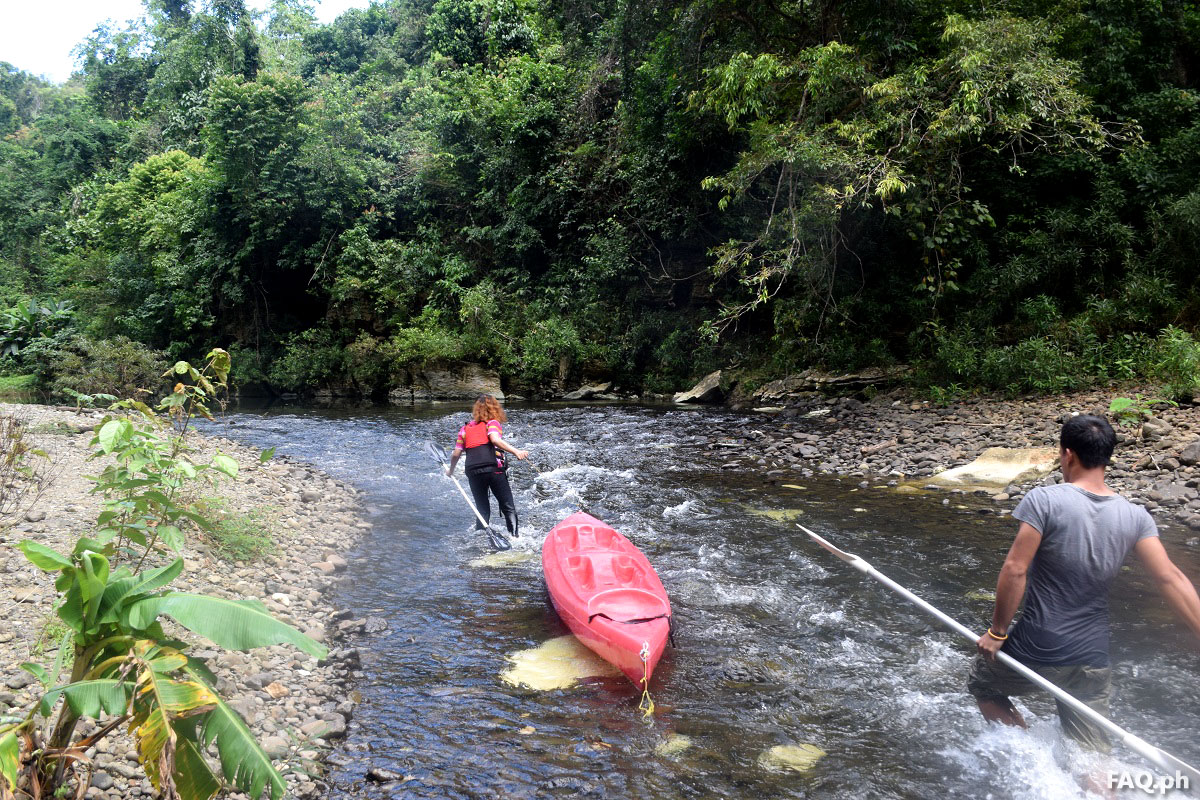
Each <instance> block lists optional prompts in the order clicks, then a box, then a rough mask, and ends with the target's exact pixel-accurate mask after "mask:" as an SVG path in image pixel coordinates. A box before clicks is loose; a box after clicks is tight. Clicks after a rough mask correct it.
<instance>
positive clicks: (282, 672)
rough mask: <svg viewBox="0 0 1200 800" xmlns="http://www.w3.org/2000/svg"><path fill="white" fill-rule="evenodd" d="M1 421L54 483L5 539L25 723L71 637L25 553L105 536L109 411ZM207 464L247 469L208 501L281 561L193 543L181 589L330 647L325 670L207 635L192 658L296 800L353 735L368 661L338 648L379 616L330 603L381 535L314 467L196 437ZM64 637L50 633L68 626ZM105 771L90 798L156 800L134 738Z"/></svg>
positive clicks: (8, 635) (99, 768) (14, 687)
mask: <svg viewBox="0 0 1200 800" xmlns="http://www.w3.org/2000/svg"><path fill="white" fill-rule="evenodd" d="M0 415H14V416H16V417H17V418H18V419H20V420H21V421H22V422H23V423H24V425H25V430H26V434H27V437H28V441H29V443H30V444H31V445H32V446H34V447H36V448H39V449H41V450H43V451H44V452H45V453H46V456H47V457H46V459H44V460H43V459H38V463H39V469H41V470H42V471H43V472H44V474H45V479H46V480H45V487H44V489H43V490H42V491H41V492H40V494H39V496H37V497H36V499H34V498H30V502H27V503H24V504H22V507H21V508H20V510H19V512H18V514H16V515H15V518H12V519H9V520H7V523H8V527H7V528H5V529H4V530H3V531H2V532H0V536H2V538H3V542H4V547H3V549H2V550H0V608H2V609H3V614H4V616H5V620H6V625H5V626H4V628H3V630H2V631H0V666H2V671H0V712H3V713H11V714H24V713H25V712H26V711H27V709H28V708H29V707H30V704H31V703H32V702H33V700H34V698H35V697H36V696H37V694H38V691H37V690H38V689H39V687H38V685H37V683H36V681H34V679H33V677H32V676H31V675H29V673H27V672H24V671H22V670H20V668H19V666H18V665H19V664H20V663H21V662H24V661H35V662H39V663H50V662H52V661H53V659H54V656H55V652H54V649H53V648H55V646H56V642H55V641H53V640H54V639H57V638H58V636H59V635H61V630H62V629H61V628H60V627H58V626H56V620H57V617H56V616H55V614H54V602H55V599H56V594H55V591H54V586H53V581H52V580H51V579H50V578H49V576H48V575H47V574H46V573H44V572H41V571H40V570H38V569H36V568H35V567H33V565H31V564H30V563H29V562H28V561H27V560H26V559H25V557H24V555H23V554H22V553H21V552H20V551H19V550H17V548H16V544H17V543H18V542H20V541H21V540H22V539H33V540H35V541H37V542H40V543H42V544H44V545H46V546H48V547H52V548H55V549H57V550H60V551H66V550H68V549H69V548H70V547H71V546H72V545H73V544H74V541H75V540H76V539H77V538H78V536H80V535H82V534H85V533H87V532H88V531H89V530H91V529H92V528H93V527H94V524H95V518H96V515H97V514H98V513H99V498H98V497H96V496H94V495H89V494H88V490H89V489H90V488H91V486H92V483H91V481H89V480H88V479H87V477H86V476H87V475H89V474H94V473H95V472H96V471H98V469H99V468H100V467H101V464H102V461H88V460H87V459H88V456H89V455H90V454H91V452H92V449H93V448H92V447H91V446H90V441H91V439H92V437H93V435H94V430H93V429H94V428H95V426H96V423H97V422H99V421H100V420H101V419H102V417H103V414H102V413H100V412H92V411H85V412H83V413H82V414H79V413H76V412H75V411H74V410H71V409H62V408H53V407H47V406H34V405H11V404H2V405H0ZM191 442H192V444H193V446H194V447H195V449H196V451H197V454H196V458H197V459H200V460H207V458H208V457H211V455H212V454H213V453H214V452H215V451H216V450H217V449H219V450H220V451H221V452H222V453H224V454H226V455H230V456H232V457H234V458H235V459H236V460H237V461H238V463H239V465H240V473H239V476H238V478H237V479H236V480H230V479H223V480H222V481H221V482H220V483H219V484H218V485H217V486H216V487H204V488H203V489H201V490H198V491H199V493H200V494H199V498H201V499H204V500H206V501H207V503H208V505H209V507H210V509H212V510H213V511H212V513H213V514H214V515H215V516H216V517H218V518H221V517H224V518H226V519H228V520H230V521H231V522H240V523H241V525H242V527H243V529H244V530H246V531H248V532H249V533H251V534H252V535H255V536H256V538H258V539H260V540H261V538H262V537H263V535H269V537H270V539H271V540H272V542H273V547H271V548H270V553H269V554H267V555H266V556H264V557H262V558H259V559H256V560H253V561H231V560H229V559H228V558H227V557H224V556H222V554H221V553H220V552H219V549H220V548H219V545H218V543H217V542H216V541H214V540H211V539H210V540H205V539H204V537H201V536H199V535H197V534H195V533H192V534H189V538H188V542H187V545H186V551H185V563H186V567H185V570H184V572H183V575H182V576H181V577H180V578H179V579H178V580H177V581H176V582H175V584H174V585H173V586H174V588H176V589H178V590H180V591H187V592H200V593H205V594H212V595H216V596H221V597H229V598H235V599H243V598H253V599H256V600H260V601H261V602H263V603H264V604H265V605H266V606H267V607H268V608H269V609H270V610H271V611H272V613H273V614H274V615H275V616H276V617H278V618H279V619H281V620H283V621H284V622H287V623H288V624H290V625H292V626H294V627H296V628H298V629H300V630H301V631H304V632H305V633H306V634H308V635H309V636H311V637H312V638H314V639H316V640H318V641H322V642H324V643H325V644H326V645H328V646H330V648H331V651H330V656H329V657H328V658H326V659H325V660H322V661H320V662H318V661H317V660H316V659H313V658H312V657H310V656H308V655H307V654H305V653H303V652H301V651H299V650H296V649H294V648H290V647H283V646H275V647H269V648H263V649H260V650H254V651H249V652H245V653H240V652H227V651H222V650H219V649H217V648H213V647H208V646H205V644H206V643H205V642H204V640H202V639H200V638H199V637H197V636H195V635H192V634H189V633H187V632H181V635H182V638H184V639H185V640H187V641H190V642H193V643H194V647H193V649H192V650H191V651H189V652H190V653H192V654H193V655H197V656H200V657H202V658H207V659H208V664H209V666H210V667H211V668H212V669H213V670H214V672H215V673H216V675H217V677H218V684H217V687H218V689H219V690H220V691H221V693H222V695H223V697H224V698H225V699H226V701H228V702H229V703H230V704H231V705H232V706H233V707H234V708H235V709H237V710H238V712H239V713H241V714H242V716H243V717H244V718H245V719H246V721H247V723H248V724H249V726H250V729H251V730H252V731H253V732H254V733H255V735H256V736H257V738H258V740H259V742H260V743H261V744H262V745H263V747H264V749H265V750H266V751H267V753H268V754H269V755H270V756H271V757H272V759H273V760H274V763H275V767H276V769H278V770H279V771H280V772H281V773H282V774H283V775H284V777H285V779H286V780H287V783H288V796H289V797H298V798H304V797H319V796H323V795H324V793H325V788H324V786H323V784H322V782H321V780H320V775H321V768H320V761H321V758H322V756H323V753H324V752H325V751H326V750H327V748H328V743H329V742H330V740H333V739H336V738H339V737H341V736H344V735H345V732H346V726H347V723H348V721H349V719H350V718H351V716H352V714H353V711H354V707H355V704H356V702H357V694H356V693H355V692H354V691H353V690H352V688H351V681H352V678H353V676H352V675H351V674H350V673H351V672H352V671H353V670H354V669H356V667H357V653H356V652H355V651H354V650H352V649H342V650H339V649H337V648H336V647H335V644H336V642H335V641H333V639H334V638H335V637H338V636H340V635H342V634H345V633H347V632H352V631H355V630H359V629H361V628H362V627H363V626H364V623H365V621H363V620H353V619H348V618H347V616H348V615H346V614H344V613H339V612H338V611H337V610H335V609H334V608H333V607H332V604H331V602H330V600H329V594H330V590H331V589H332V587H333V584H334V581H335V580H336V579H337V573H338V572H340V571H341V570H343V569H345V567H346V561H345V559H344V558H343V556H342V555H341V554H343V553H345V552H346V551H347V550H349V549H350V548H351V547H352V546H353V545H354V544H355V543H356V542H357V541H358V540H359V538H360V537H361V535H362V534H363V533H364V531H366V530H368V529H369V528H370V527H371V526H370V524H369V523H368V522H365V521H364V520H363V519H362V517H361V516H360V504H359V498H358V491H357V490H356V489H354V488H353V487H351V486H349V485H347V484H345V483H343V482H340V481H337V480H334V479H332V478H329V477H328V476H326V475H324V474H323V473H321V472H319V471H317V470H315V469H313V468H312V467H310V466H307V465H304V464H299V463H294V462H291V461H289V460H288V459H287V458H286V457H278V458H275V459H272V460H270V461H268V462H267V463H265V464H260V463H259V459H258V456H259V453H258V451H257V450H253V449H251V448H248V447H245V446H242V445H239V444H237V443H235V442H232V441H229V440H226V439H222V438H218V437H212V436H204V435H201V434H194V435H193V438H192V439H191ZM56 629H57V630H58V634H57V635H53V636H51V635H48V634H49V633H51V632H54V631H55V630H56ZM89 755H90V756H92V757H93V759H94V766H95V775H94V776H93V780H92V788H91V789H90V790H89V791H88V794H87V796H88V797H89V798H97V799H100V800H117V799H118V798H130V797H139V796H147V797H149V796H153V794H154V792H153V790H152V789H151V786H150V784H149V782H148V781H147V780H146V779H145V777H144V774H143V772H142V770H141V768H140V766H139V765H138V763H137V758H136V755H135V752H134V743H133V740H132V739H131V738H130V737H129V736H128V735H127V734H125V733H124V729H123V728H122V729H119V730H118V731H115V732H114V733H112V734H110V735H109V736H108V737H107V738H106V739H104V740H101V742H100V743H98V745H97V746H96V747H95V748H93V749H92V750H89Z"/></svg>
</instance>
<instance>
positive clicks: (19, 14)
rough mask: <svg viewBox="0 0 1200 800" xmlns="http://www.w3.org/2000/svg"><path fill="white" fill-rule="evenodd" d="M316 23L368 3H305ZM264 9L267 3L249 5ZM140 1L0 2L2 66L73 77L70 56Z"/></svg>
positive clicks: (135, 10) (135, 12) (135, 13)
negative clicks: (309, 5) (98, 28)
mask: <svg viewBox="0 0 1200 800" xmlns="http://www.w3.org/2000/svg"><path fill="white" fill-rule="evenodd" d="M309 2H310V3H312V5H314V6H316V9H317V20H318V21H320V22H331V21H333V19H335V18H336V17H337V16H338V15H339V14H341V13H342V12H343V11H345V10H346V9H348V8H366V7H367V5H368V4H369V0H309ZM246 5H247V6H248V7H250V8H254V9H263V8H266V7H268V6H269V5H270V2H269V0H247V3H246ZM142 10H143V9H142V3H141V0H0V61H7V62H8V63H10V64H12V65H13V66H15V67H17V68H18V69H23V70H25V71H26V72H30V73H32V74H34V75H41V76H44V77H46V78H48V79H50V80H52V81H54V82H55V83H63V82H65V81H66V80H67V79H68V78H70V77H71V72H72V71H73V69H74V67H75V64H74V61H73V59H72V58H71V51H72V50H73V49H75V46H76V45H77V44H79V43H80V42H82V41H83V40H84V39H86V38H87V37H88V36H89V35H90V34H91V32H92V31H93V30H95V28H96V26H97V25H99V24H100V23H101V22H103V21H105V20H106V19H111V20H114V21H116V22H118V23H124V22H125V21H126V20H130V19H136V18H137V17H140V16H141V15H142Z"/></svg>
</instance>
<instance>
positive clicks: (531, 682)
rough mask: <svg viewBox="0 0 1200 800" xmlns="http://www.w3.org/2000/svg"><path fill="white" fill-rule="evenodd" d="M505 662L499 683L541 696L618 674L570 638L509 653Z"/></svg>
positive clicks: (598, 657)
mask: <svg viewBox="0 0 1200 800" xmlns="http://www.w3.org/2000/svg"><path fill="white" fill-rule="evenodd" d="M507 658H508V660H509V661H510V662H512V666H511V667H509V668H508V669H506V670H504V671H503V672H501V673H500V680H502V681H504V682H505V683H507V684H509V685H511V686H527V687H529V688H530V689H536V690H538V691H542V692H545V691H550V690H551V689H566V688H568V687H571V686H574V685H575V684H576V683H577V682H579V681H580V680H583V679H584V678H593V677H616V676H618V675H620V674H621V673H620V671H619V670H618V669H617V668H616V667H614V666H613V665H612V664H609V663H608V662H607V661H605V660H604V659H602V658H600V656H598V655H596V654H595V653H593V652H592V651H591V650H589V649H587V647H585V646H584V645H583V643H582V642H580V641H579V639H577V638H575V637H574V636H559V637H557V638H554V639H550V640H549V641H546V642H543V643H542V644H540V645H538V646H537V647H534V648H533V649H531V650H519V651H517V652H516V653H510V654H509V655H508V656H507Z"/></svg>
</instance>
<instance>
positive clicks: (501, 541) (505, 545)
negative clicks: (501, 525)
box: [487, 526, 512, 550]
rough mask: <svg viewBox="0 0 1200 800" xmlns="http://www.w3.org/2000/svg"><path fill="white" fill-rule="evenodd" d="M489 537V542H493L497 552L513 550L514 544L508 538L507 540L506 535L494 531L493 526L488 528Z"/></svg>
mask: <svg viewBox="0 0 1200 800" xmlns="http://www.w3.org/2000/svg"><path fill="white" fill-rule="evenodd" d="M487 537H488V541H489V542H491V544H492V547H494V548H496V549H497V550H511V549H512V542H510V541H509V540H508V539H507V538H505V536H504V534H502V533H500V532H499V531H496V530H493V529H492V528H491V526H488V528H487Z"/></svg>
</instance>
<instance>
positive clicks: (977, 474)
mask: <svg viewBox="0 0 1200 800" xmlns="http://www.w3.org/2000/svg"><path fill="white" fill-rule="evenodd" d="M1057 467H1058V450H1057V449H1054V448H1049V447H1026V448H1008V447H989V448H988V449H987V450H984V451H983V452H982V453H980V454H979V458H977V459H975V460H974V461H972V462H971V463H970V464H965V465H964V466H961V467H955V468H954V469H948V470H946V471H945V472H941V473H938V474H937V475H934V476H933V477H932V478H924V479H922V480H921V484H922V485H935V486H941V487H944V488H947V489H964V490H967V491H970V490H971V489H996V488H1001V487H1005V486H1008V485H1009V484H1013V483H1026V482H1029V481H1033V480H1037V479H1039V478H1044V477H1046V476H1047V475H1049V474H1050V473H1051V472H1053V471H1054V470H1055V469H1056V468H1057Z"/></svg>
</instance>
